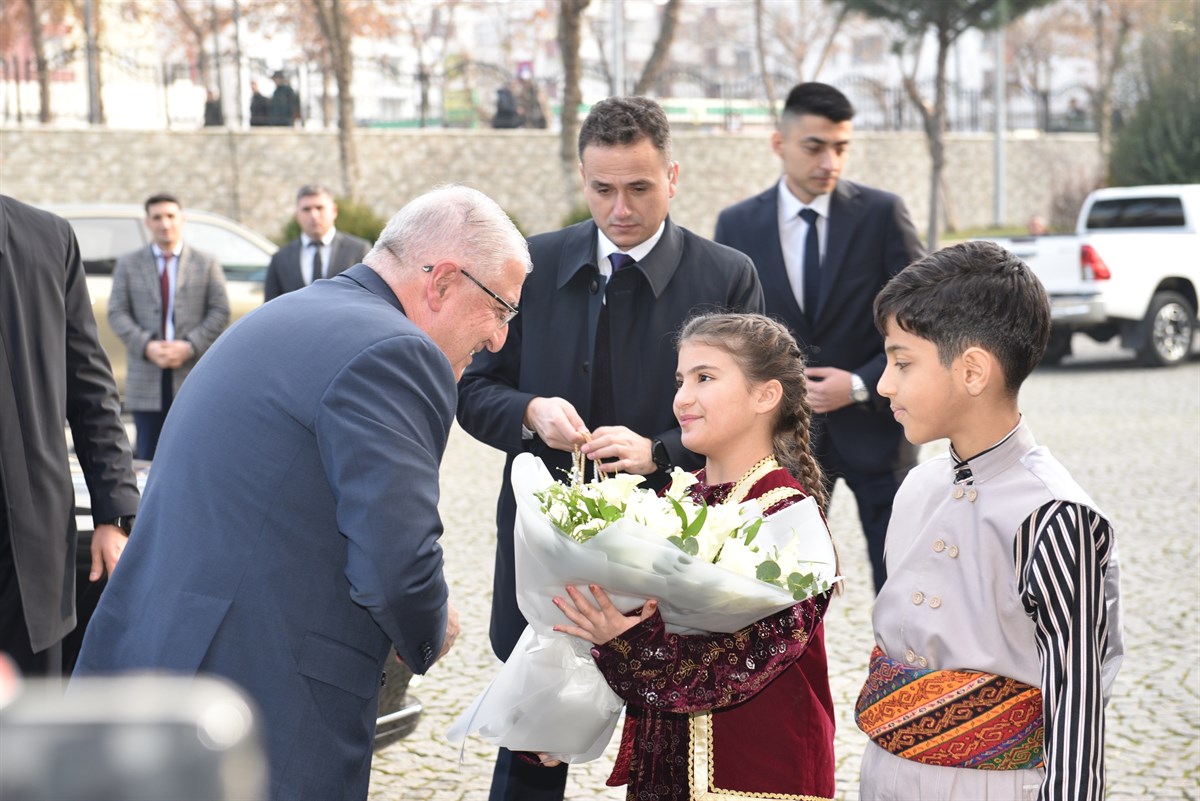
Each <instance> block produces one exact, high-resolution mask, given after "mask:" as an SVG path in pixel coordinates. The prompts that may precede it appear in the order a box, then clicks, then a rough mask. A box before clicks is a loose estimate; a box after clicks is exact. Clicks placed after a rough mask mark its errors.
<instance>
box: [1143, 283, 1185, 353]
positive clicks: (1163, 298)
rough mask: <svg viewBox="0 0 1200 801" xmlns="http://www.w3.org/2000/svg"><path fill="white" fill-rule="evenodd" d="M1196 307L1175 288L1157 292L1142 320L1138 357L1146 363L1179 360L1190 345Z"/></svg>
mask: <svg viewBox="0 0 1200 801" xmlns="http://www.w3.org/2000/svg"><path fill="white" fill-rule="evenodd" d="M1195 331H1196V310H1195V309H1193V308H1192V307H1191V305H1190V304H1189V303H1188V301H1187V298H1185V297H1184V296H1183V295H1180V294H1179V293H1178V292H1159V293H1157V294H1156V295H1155V296H1154V298H1153V299H1151V301H1150V310H1149V312H1147V313H1146V319H1145V320H1143V321H1142V335H1141V344H1140V345H1139V347H1138V359H1139V360H1140V361H1141V362H1142V364H1145V365H1148V366H1150V367H1173V366H1175V365H1177V364H1182V363H1183V361H1184V360H1185V359H1186V358H1187V357H1188V353H1190V352H1191V349H1192V335H1193V334H1194V333H1195Z"/></svg>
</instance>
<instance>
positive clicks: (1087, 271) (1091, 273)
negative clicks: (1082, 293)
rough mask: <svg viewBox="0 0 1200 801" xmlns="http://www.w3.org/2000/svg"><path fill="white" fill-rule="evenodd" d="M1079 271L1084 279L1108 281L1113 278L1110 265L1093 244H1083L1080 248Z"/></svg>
mask: <svg viewBox="0 0 1200 801" xmlns="http://www.w3.org/2000/svg"><path fill="white" fill-rule="evenodd" d="M1079 273H1080V275H1081V276H1082V277H1083V280H1084V281H1089V280H1090V281H1107V280H1108V279H1110V278H1112V273H1110V272H1109V271H1108V265H1107V264H1105V263H1104V259H1102V258H1100V254H1099V253H1097V252H1096V249H1095V248H1094V247H1092V246H1091V245H1082V246H1081V247H1080V248H1079Z"/></svg>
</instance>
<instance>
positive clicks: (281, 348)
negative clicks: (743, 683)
mask: <svg viewBox="0 0 1200 801" xmlns="http://www.w3.org/2000/svg"><path fill="white" fill-rule="evenodd" d="M528 267H529V252H528V250H527V249H526V246H525V241H524V240H523V239H522V238H521V235H520V233H519V232H518V231H517V229H516V228H515V227H514V226H513V224H512V222H511V221H510V220H509V219H508V217H507V216H506V215H505V214H504V212H503V211H502V210H501V209H500V207H499V206H498V205H496V204H495V203H494V202H493V201H491V200H490V199H488V198H487V197H486V196H484V195H483V194H481V193H480V192H477V191H475V190H473V189H467V188H466V187H450V188H444V189H440V190H435V191H434V192H431V193H429V194H427V195H423V196H421V197H419V198H417V199H415V200H413V201H412V202H410V203H409V204H408V205H407V206H405V207H404V208H403V209H401V210H400V211H399V212H398V213H397V214H396V216H394V217H393V218H392V220H391V222H389V223H388V226H387V228H386V229H384V232H383V233H382V234H381V235H380V238H379V241H378V242H376V243H375V247H374V248H373V249H372V250H371V252H370V253H369V254H368V255H367V257H366V259H365V263H363V264H358V265H355V266H354V267H351V268H350V269H349V270H347V271H345V272H344V273H342V274H341V275H338V276H335V277H333V278H331V279H329V280H327V281H318V282H317V283H316V284H314V285H313V286H310V287H305V288H304V289H302V290H300V291H298V292H290V293H288V294H287V295H285V296H284V297H281V298H279V299H277V300H274V301H272V302H270V303H267V304H265V305H264V306H262V307H261V308H259V309H255V310H254V311H253V312H251V313H250V314H248V315H246V316H245V317H244V318H242V319H241V320H239V321H238V323H237V325H236V326H234V327H233V328H232V329H230V331H229V333H228V334H227V335H225V336H223V337H222V338H221V339H220V340H219V341H218V342H217V343H216V344H215V345H214V346H213V348H212V350H210V351H209V353H208V355H206V356H205V357H204V359H203V360H201V362H200V364H199V365H198V366H197V367H196V370H195V371H194V372H193V373H192V375H191V377H190V378H189V379H188V381H187V382H186V383H185V384H184V386H183V388H182V390H181V391H180V393H179V397H178V398H176V400H175V406H174V408H173V409H172V411H171V416H170V419H168V420H167V424H166V427H165V428H164V429H163V434H162V442H161V457H160V459H159V462H158V464H156V465H155V467H154V469H153V470H152V471H151V474H150V480H149V483H148V484H147V486H146V495H145V498H144V499H143V503H142V508H141V511H140V512H139V515H138V524H137V536H136V537H133V538H132V539H131V540H130V546H129V548H127V549H126V551H125V556H124V558H123V559H122V561H121V569H120V570H118V571H117V573H116V575H115V576H114V577H113V580H112V581H111V582H110V584H109V586H108V589H106V590H105V592H104V595H103V597H102V598H101V600H100V606H99V607H98V608H97V610H96V614H95V616H94V617H93V618H92V624H91V626H90V628H89V630H88V634H87V638H86V640H85V641H84V644H83V651H82V653H81V654H80V658H79V666H78V667H77V668H76V671H75V675H76V676H80V675H90V674H98V673H99V674H110V673H122V672H126V671H139V670H165V671H169V672H175V673H182V674H185V675H192V674H197V673H212V674H216V675H219V676H223V677H225V678H227V679H229V680H231V681H233V682H235V683H236V684H238V685H239V686H241V687H242V688H243V689H244V690H246V691H247V692H248V693H249V694H250V696H251V697H252V698H253V700H254V701H255V703H256V706H257V707H258V709H259V710H260V711H261V713H262V718H261V721H260V722H261V724H262V727H263V730H264V731H265V734H266V741H267V753H268V758H269V760H270V774H271V776H270V787H271V789H270V797H271V798H273V799H280V801H297V799H309V798H311V799H320V800H321V801H327V800H328V799H362V798H366V795H367V785H368V782H369V780H370V768H371V747H372V742H373V738H374V733H375V715H376V711H377V709H378V705H379V685H380V679H381V676H382V674H383V668H384V660H385V659H387V655H388V650H389V646H390V645H392V644H394V645H395V648H396V653H397V654H398V655H399V656H400V658H401V659H402V660H403V661H404V662H405V664H407V665H408V666H409V667H410V668H412V670H413V671H414V672H416V673H425V672H426V671H427V670H428V669H429V667H430V666H431V665H432V664H433V663H434V662H435V661H436V660H437V659H438V658H439V656H440V655H441V654H443V653H445V652H446V651H447V650H448V649H449V647H450V645H451V643H452V642H453V640H454V637H455V636H456V634H457V632H458V620H457V614H456V613H455V612H454V609H453V607H452V606H451V605H450V604H449V601H448V591H447V587H446V582H445V579H444V578H443V575H442V549H441V546H440V545H439V544H438V539H439V537H440V536H441V533H442V523H441V519H440V518H439V516H438V509H437V504H438V469H439V464H440V462H441V458H442V453H443V451H444V449H445V447H446V441H447V438H448V437H449V434H450V426H451V423H452V422H453V420H454V406H455V402H456V399H457V398H456V387H455V381H456V379H457V378H458V377H459V376H460V375H461V374H462V371H463V370H464V369H466V366H467V365H468V364H469V363H470V362H471V359H472V357H473V356H474V355H475V354H476V353H478V352H480V351H483V350H489V351H497V350H499V349H500V348H501V346H503V344H504V340H505V337H506V336H507V335H508V323H509V321H510V320H511V319H512V316H513V315H514V314H515V309H516V304H517V302H518V300H519V298H520V294H521V286H522V283H523V282H524V280H525V274H526V271H527V269H528Z"/></svg>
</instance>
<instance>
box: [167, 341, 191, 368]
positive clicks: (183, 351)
mask: <svg viewBox="0 0 1200 801" xmlns="http://www.w3.org/2000/svg"><path fill="white" fill-rule="evenodd" d="M163 345H164V349H165V352H166V359H165V361H166V364H165V365H163V367H164V368H165V369H168V370H177V369H179V368H180V367H183V364H184V362H186V361H187V360H188V359H190V358H191V357H192V343H190V342H188V341H187V340H186V339H173V340H171V341H170V342H164V343H163Z"/></svg>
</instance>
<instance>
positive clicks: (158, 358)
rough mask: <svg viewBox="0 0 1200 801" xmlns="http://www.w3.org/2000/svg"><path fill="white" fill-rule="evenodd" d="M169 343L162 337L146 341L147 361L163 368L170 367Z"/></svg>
mask: <svg viewBox="0 0 1200 801" xmlns="http://www.w3.org/2000/svg"><path fill="white" fill-rule="evenodd" d="M168 360H169V358H168V352H167V343H166V342H164V341H163V340H161V339H152V340H150V341H149V342H147V343H146V361H148V362H150V363H151V364H153V365H154V366H155V367H158V368H159V369H162V370H167V369H170V368H169V366H168V364H167V362H168Z"/></svg>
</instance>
